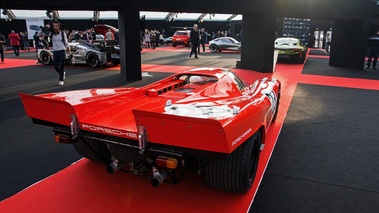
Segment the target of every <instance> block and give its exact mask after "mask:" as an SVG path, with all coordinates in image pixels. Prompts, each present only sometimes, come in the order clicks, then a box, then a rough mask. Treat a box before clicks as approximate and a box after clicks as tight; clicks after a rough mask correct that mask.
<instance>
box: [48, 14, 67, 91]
mask: <svg viewBox="0 0 379 213" xmlns="http://www.w3.org/2000/svg"><path fill="white" fill-rule="evenodd" d="M53 30H54V32H53V34H52V36H51V40H52V42H51V43H52V46H53V47H52V50H53V57H54V69H55V70H56V71H57V72H58V74H59V82H58V85H60V86H62V85H64V80H65V78H66V72H65V71H64V60H65V59H66V49H67V48H68V42H67V35H66V33H65V32H63V31H62V30H60V23H59V22H58V21H54V22H53Z"/></svg>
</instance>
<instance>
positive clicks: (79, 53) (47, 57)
mask: <svg viewBox="0 0 379 213" xmlns="http://www.w3.org/2000/svg"><path fill="white" fill-rule="evenodd" d="M69 47H70V52H68V53H67V54H66V60H65V64H70V65H73V64H86V65H88V66H90V67H98V66H100V65H104V64H106V63H108V62H112V63H113V64H119V63H120V56H119V48H118V47H117V46H111V47H105V48H104V49H105V50H104V51H101V50H100V48H98V47H97V46H95V45H92V44H89V43H86V42H70V43H69ZM107 49H109V50H107ZM37 59H38V61H39V62H41V63H42V64H45V65H47V64H51V63H52V62H53V60H54V57H53V52H52V51H51V50H45V49H40V50H38V53H37Z"/></svg>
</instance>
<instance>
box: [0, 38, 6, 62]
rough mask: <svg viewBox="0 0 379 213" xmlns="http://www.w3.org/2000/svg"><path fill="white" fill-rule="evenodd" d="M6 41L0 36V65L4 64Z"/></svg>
mask: <svg viewBox="0 0 379 213" xmlns="http://www.w3.org/2000/svg"><path fill="white" fill-rule="evenodd" d="M5 44H6V40H5V37H4V35H2V34H0V56H1V63H4V48H5Z"/></svg>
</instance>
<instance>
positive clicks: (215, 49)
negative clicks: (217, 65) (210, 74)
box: [209, 44, 218, 53]
mask: <svg viewBox="0 0 379 213" xmlns="http://www.w3.org/2000/svg"><path fill="white" fill-rule="evenodd" d="M209 49H210V50H211V52H212V53H215V52H217V50H218V47H217V45H214V44H212V45H211V46H209Z"/></svg>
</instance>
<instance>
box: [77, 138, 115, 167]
mask: <svg viewBox="0 0 379 213" xmlns="http://www.w3.org/2000/svg"><path fill="white" fill-rule="evenodd" d="M74 148H75V150H76V151H77V152H78V153H79V154H80V155H81V156H83V157H85V158H87V159H89V160H91V161H95V162H99V163H106V164H109V163H111V158H112V155H111V153H110V151H109V149H108V147H107V145H106V144H104V143H100V142H98V141H96V140H93V139H88V138H81V137H79V138H78V141H77V142H76V143H74Z"/></svg>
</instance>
